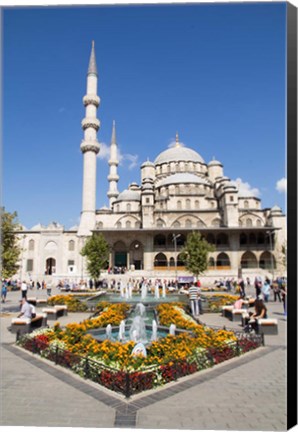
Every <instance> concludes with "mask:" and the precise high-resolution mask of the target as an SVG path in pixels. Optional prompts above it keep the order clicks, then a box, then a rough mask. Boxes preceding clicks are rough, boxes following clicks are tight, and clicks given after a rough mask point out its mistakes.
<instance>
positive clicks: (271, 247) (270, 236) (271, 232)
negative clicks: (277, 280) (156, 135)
mask: <svg viewBox="0 0 298 432" xmlns="http://www.w3.org/2000/svg"><path fill="white" fill-rule="evenodd" d="M266 234H267V235H268V237H269V244H270V251H271V255H270V261H271V273H272V282H273V280H274V263H273V242H272V235H274V232H273V231H266Z"/></svg>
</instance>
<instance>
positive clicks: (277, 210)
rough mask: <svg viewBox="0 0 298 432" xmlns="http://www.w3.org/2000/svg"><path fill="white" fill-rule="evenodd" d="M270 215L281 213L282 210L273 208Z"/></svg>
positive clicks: (276, 207)
mask: <svg viewBox="0 0 298 432" xmlns="http://www.w3.org/2000/svg"><path fill="white" fill-rule="evenodd" d="M270 213H282V209H281V208H280V207H278V206H277V205H275V206H273V207H272V209H271V211H270Z"/></svg>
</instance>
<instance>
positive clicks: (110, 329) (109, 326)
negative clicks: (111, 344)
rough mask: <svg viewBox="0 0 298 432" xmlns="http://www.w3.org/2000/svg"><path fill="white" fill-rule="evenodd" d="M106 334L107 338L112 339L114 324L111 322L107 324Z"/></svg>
mask: <svg viewBox="0 0 298 432" xmlns="http://www.w3.org/2000/svg"><path fill="white" fill-rule="evenodd" d="M106 336H107V339H109V340H112V326H111V324H108V325H107V328H106Z"/></svg>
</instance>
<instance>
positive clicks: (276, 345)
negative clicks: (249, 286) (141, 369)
mask: <svg viewBox="0 0 298 432" xmlns="http://www.w3.org/2000/svg"><path fill="white" fill-rule="evenodd" d="M55 293H56V291H55V290H53V294H55ZM29 294H30V296H31V295H32V296H35V295H36V291H33V292H30V293H29ZM38 297H39V298H42V297H46V293H45V292H44V291H39V292H38ZM19 299H20V292H9V293H8V297H7V302H6V303H5V304H4V305H2V308H1V311H2V314H1V321H0V322H1V354H0V355H1V413H0V418H1V421H0V424H1V425H2V426H44V427H46V426H54V427H83V428H87V427H93V428H113V427H117V428H120V427H121V428H139V429H148V428H150V429H196V430H206V429H209V430H210V429H211V430H219V429H220V430H263V431H266V430H270V431H271V430H278V431H282V430H286V428H287V424H286V421H287V413H286V396H287V394H286V369H287V368H286V331H287V322H286V319H285V318H284V316H283V313H282V304H281V303H274V302H272V301H271V302H269V303H268V310H269V316H270V317H272V318H273V317H274V318H277V319H278V326H279V334H278V335H276V336H265V346H264V347H262V348H259V349H257V350H255V351H254V352H251V353H249V354H246V355H244V356H241V357H239V358H235V359H232V360H230V361H227V362H224V363H223V364H221V365H218V366H215V367H213V368H211V369H208V370H205V371H202V372H199V373H196V374H194V375H191V376H189V377H185V378H182V379H179V380H178V381H177V382H176V383H170V384H168V385H167V386H164V387H163V388H161V389H158V390H154V391H148V392H144V393H142V394H141V395H137V396H134V397H132V398H131V399H129V400H128V401H126V400H125V398H124V397H123V396H121V395H118V394H115V393H114V392H111V391H108V390H106V389H104V388H102V387H100V386H98V385H97V384H95V383H92V382H90V381H88V380H84V379H81V378H80V377H78V376H76V375H74V374H73V373H71V372H70V371H67V370H65V369H63V368H61V367H59V366H55V365H53V364H52V363H50V362H48V361H46V360H40V359H39V358H38V357H37V356H34V355H32V354H30V353H27V352H24V351H23V350H20V349H19V348H17V347H15V345H14V342H15V335H13V334H11V333H10V332H9V331H8V330H7V327H8V326H9V325H10V321H11V318H12V317H13V316H16V314H17V308H18V300H19ZM88 315H89V314H85V313H69V314H68V316H67V317H62V318H60V319H59V321H60V323H61V324H62V325H64V324H66V323H67V322H73V321H77V322H79V321H82V320H83V319H85V318H86V317H87V316H88ZM202 322H204V323H206V324H209V325H218V326H224V325H225V326H227V327H229V328H236V329H240V326H239V323H232V322H230V321H228V320H227V319H226V318H223V317H221V316H220V315H219V314H204V315H202ZM50 323H51V322H50Z"/></svg>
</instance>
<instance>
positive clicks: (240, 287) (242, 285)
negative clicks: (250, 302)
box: [239, 279, 245, 298]
mask: <svg viewBox="0 0 298 432" xmlns="http://www.w3.org/2000/svg"><path fill="white" fill-rule="evenodd" d="M239 293H240V295H241V297H242V298H244V297H245V285H244V280H243V279H240V281H239Z"/></svg>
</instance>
